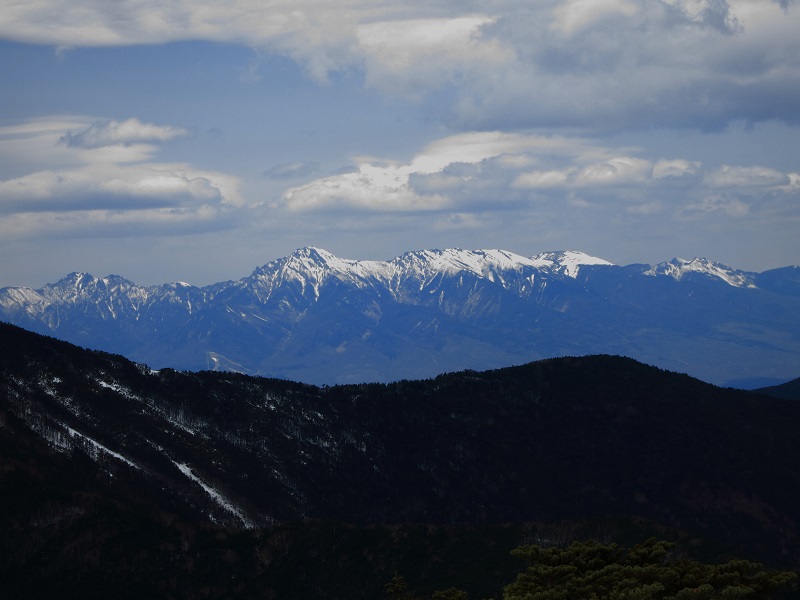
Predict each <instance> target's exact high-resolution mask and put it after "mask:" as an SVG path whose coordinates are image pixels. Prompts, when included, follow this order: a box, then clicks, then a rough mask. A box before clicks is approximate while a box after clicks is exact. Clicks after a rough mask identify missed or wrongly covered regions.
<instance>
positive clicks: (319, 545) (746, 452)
mask: <svg viewBox="0 0 800 600" xmlns="http://www.w3.org/2000/svg"><path fill="white" fill-rule="evenodd" d="M778 391H780V390H778ZM799 421H800V403H798V402H797V401H792V400H785V399H780V398H774V397H768V396H765V395H761V394H757V393H754V392H745V391H742V390H734V389H723V388H718V387H715V386H712V385H709V384H706V383H704V382H701V381H699V380H696V379H693V378H690V377H688V376H686V375H683V374H676V373H672V372H668V371H664V370H661V369H658V368H655V367H651V366H647V365H644V364H641V363H638V362H636V361H633V360H632V359H629V358H623V357H615V356H607V355H603V356H586V357H564V358H557V359H548V360H543V361H537V362H534V363H530V364H526V365H521V366H517V367H509V368H504V369H499V370H494V371H486V372H476V371H463V372H459V373H451V374H444V375H440V376H438V377H436V378H434V379H431V380H425V381H400V382H396V383H391V384H377V383H376V384H357V385H343V386H333V387H317V386H313V385H307V384H301V383H293V382H289V381H284V380H279V379H266V378H260V377H252V376H245V375H240V374H236V373H220V372H210V371H206V372H197V373H191V372H179V371H174V370H171V369H162V370H159V371H154V370H152V369H149V368H147V367H145V366H144V365H140V364H136V363H133V362H130V361H128V360H126V359H124V358H122V357H120V356H116V355H111V354H107V353H103V352H98V351H88V350H84V349H80V348H78V347H75V346H73V345H71V344H68V343H66V342H62V341H59V340H55V339H53V338H47V337H43V336H40V335H37V334H34V333H31V332H28V331H25V330H23V329H20V328H17V327H15V326H11V325H5V324H2V325H0V492H2V493H0V533H1V534H2V535H0V550H1V551H0V557H2V561H0V577H2V579H3V582H4V589H5V590H6V591H7V592H8V593H9V594H10V595H8V596H7V597H10V598H15V597H20V598H23V597H24V598H32V597H49V596H51V595H52V593H55V592H58V595H59V597H108V596H109V595H110V594H111V593H114V594H116V597H131V598H135V597H164V598H168V597H170V598H171V597H185V598H195V597H197V598H201V597H220V598H222V597H241V598H246V597H247V598H249V597H253V598H256V597H308V598H313V597H321V596H322V592H323V591H324V593H325V595H327V596H328V597H334V598H355V597H364V598H381V597H384V592H383V583H385V582H386V581H388V579H389V578H391V576H392V572H393V571H394V570H397V568H398V565H404V567H403V568H404V572H406V573H409V574H411V575H413V576H414V578H416V579H417V580H418V581H422V582H425V581H430V578H431V577H432V576H433V575H432V574H433V573H438V575H437V577H442V578H445V577H446V578H449V579H445V581H449V582H450V583H447V584H446V585H444V587H448V586H449V585H453V584H455V583H459V584H463V583H465V582H466V581H467V580H468V579H469V578H470V577H473V578H475V580H476V583H475V588H474V590H487V591H481V592H480V593H481V594H482V595H480V596H476V597H486V596H488V595H490V594H493V593H496V591H493V590H496V589H497V588H496V585H499V584H495V577H497V579H499V580H502V581H504V582H507V581H508V577H509V576H510V575H509V574H508V573H507V570H508V569H513V568H514V565H513V564H511V565H509V562H508V560H507V558H508V552H509V550H510V549H511V547H509V545H510V544H518V543H519V540H520V539H521V538H522V536H528V538H529V539H534V540H537V543H538V542H540V541H542V540H550V541H551V543H552V541H553V539H554V537H556V538H559V539H561V538H563V539H566V540H568V541H569V540H570V539H573V538H570V537H569V536H571V535H580V534H578V533H576V532H577V530H578V529H580V528H583V530H586V529H587V527H588V528H589V531H590V533H589V534H588V535H590V536H592V537H597V536H598V535H599V536H600V537H603V536H606V537H607V536H613V537H611V540H610V541H617V542H620V541H624V540H623V539H622V538H623V537H625V536H628V537H630V536H631V535H632V533H631V532H633V535H640V534H643V533H645V532H651V533H652V532H656V533H658V534H659V535H665V534H666V535H668V536H671V537H674V538H675V539H677V540H682V541H683V543H684V545H685V549H686V550H691V551H692V552H699V551H706V552H711V554H712V556H714V557H715V558H719V557H722V558H723V559H724V558H726V557H730V556H742V557H747V558H749V559H751V560H752V559H754V560H759V561H763V562H766V563H769V564H770V565H780V566H788V567H792V568H797V567H800V528H798V523H800V508H798V506H799V505H798V503H797V498H798V497H800V487H799V486H800V483H799V482H800V437H798V436H797V423H798V422H799ZM412 524H422V525H412ZM512 524H513V525H512ZM526 531H527V533H525V532H526ZM530 536H533V537H530ZM634 541H635V540H634ZM640 541H641V538H640ZM497 544H500V545H499V546H497ZM512 547H513V546H512ZM465 552H467V553H469V552H473V553H474V554H472V555H470V556H469V557H468V556H466V555H465V554H464V553H465ZM490 555H491V556H492V557H495V558H496V557H497V556H500V557H502V556H505V557H506V559H501V558H497V561H499V562H497V563H496V564H497V565H498V566H497V567H496V568H497V569H500V570H501V571H502V574H499V573H500V571H498V574H495V572H494V571H493V570H492V569H495V566H492V565H494V564H495V563H493V562H492V561H494V560H495V558H492V559H491V560H489V558H487V557H488V556H490ZM301 557H302V558H301ZM457 557H458V558H457ZM504 565H505V566H504ZM516 568H517V569H518V568H519V567H518V566H517V567H516ZM513 572H515V571H513V570H512V571H511V573H513ZM448 573H449V574H448ZM337 574H338V575H337ZM456 574H457V577H459V578H464V579H462V580H460V581H454V580H453V579H452V578H453V577H456ZM426 577H427V578H428V579H426ZM123 583H124V585H123ZM481 586H483V587H481ZM492 586H495V587H492ZM434 589H435V588H434ZM34 590H35V591H36V593H34ZM123 590H124V594H123V595H122V596H120V595H119V594H120V592H122V591H123ZM170 590H171V591H170ZM204 590H205V591H204ZM267 590H272V591H271V592H269V593H268V592H267ZM336 590H338V591H336ZM45 592H47V593H45ZM471 593H472V592H471ZM474 593H476V594H477V593H478V591H475V592H474ZM270 594H272V595H270Z"/></svg>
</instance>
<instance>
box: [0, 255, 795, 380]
mask: <svg viewBox="0 0 800 600" xmlns="http://www.w3.org/2000/svg"><path fill="white" fill-rule="evenodd" d="M0 319H2V320H4V321H7V322H9V323H13V324H16V325H19V326H21V327H24V328H26V329H29V330H31V331H35V332H38V333H42V334H46V335H51V336H55V337H57V338H60V339H63V340H67V341H70V342H72V343H75V344H78V345H81V346H85V347H89V348H94V349H100V350H104V351H108V352H112V353H116V354H121V355H124V356H126V357H129V358H131V359H132V360H135V361H137V362H139V363H142V364H147V365H150V366H151V367H154V368H162V367H172V368H176V369H188V370H199V369H210V370H226V371H234V372H240V373H246V374H254V375H263V376H269V377H281V378H287V379H292V380H299V381H304V382H307V383H314V384H336V383H356V382H365V381H376V382H387V381H395V380H401V379H419V378H426V377H433V376H436V375H437V374H440V373H443V372H448V371H456V370H462V369H481V370H482V369H488V368H497V367H502V366H508V365H513V364H521V363H524V362H528V361H531V360H537V359H541V358H549V357H557V356H566V355H589V354H598V353H605V354H618V355H624V356H629V357H632V358H635V359H637V360H640V361H643V362H646V363H648V364H653V365H657V366H659V367H662V368H666V369H670V370H674V371H680V372H685V373H688V374H690V375H692V376H695V377H698V378H700V379H702V380H704V381H707V382H711V383H715V384H724V385H732V386H736V387H757V386H758V385H769V384H771V383H780V382H782V381H785V380H787V379H789V378H792V377H796V376H797V371H798V367H799V366H800V267H797V266H790V267H784V268H779V269H773V270H769V271H765V272H763V273H753V272H747V271H742V270H738V269H734V268H731V267H728V266H726V265H722V264H720V263H716V262H713V261H710V260H706V259H700V258H695V259H693V260H683V259H673V260H671V261H669V262H664V263H661V264H658V265H654V266H652V265H643V264H633V265H627V266H617V265H612V264H611V263H609V262H608V261H605V260H603V259H600V258H595V257H592V256H588V255H586V254H584V253H581V252H573V251H568V252H548V253H543V254H540V255H537V256H534V257H530V258H527V257H523V256H520V255H516V254H514V253H511V252H507V251H502V250H476V251H470V250H459V249H449V250H425V251H417V252H408V253H405V254H403V255H402V256H399V257H397V258H395V259H393V260H390V261H357V260H348V259H342V258H338V257H336V256H334V255H333V254H331V253H329V252H326V251H325V250H322V249H318V248H313V247H308V248H303V249H300V250H297V251H296V252H294V253H292V254H291V255H289V256H287V257H285V258H282V259H279V260H275V261H272V262H269V263H267V264H265V265H263V266H261V267H259V268H257V269H255V271H253V273H252V274H251V275H250V276H248V277H244V278H242V279H240V280H237V281H227V282H221V283H217V284H213V285H210V286H206V287H195V286H192V285H189V284H186V283H169V284H164V285H156V286H138V285H136V284H134V283H132V282H131V281H128V280H127V279H124V278H123V277H119V276H115V275H109V276H107V277H102V278H98V277H94V276H92V275H89V274H86V273H72V274H71V275H68V276H66V277H65V278H63V279H61V280H60V281H58V282H57V283H53V284H48V285H45V286H44V287H42V288H41V289H38V290H33V289H30V288H19V287H8V288H3V289H2V290H0Z"/></svg>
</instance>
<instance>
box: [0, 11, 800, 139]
mask: <svg viewBox="0 0 800 600" xmlns="http://www.w3.org/2000/svg"><path fill="white" fill-rule="evenodd" d="M798 29H800V10H798V9H797V7H796V5H795V3H790V2H788V1H786V0H778V1H777V2H776V1H773V2H764V1H759V0H727V1H726V0H651V1H648V2H634V1H633V0H592V1H590V0H543V1H542V2H536V3H518V2H509V1H500V2H495V3H483V4H479V3H474V2H467V3H455V2H452V3H429V2H420V1H411V2H404V3H401V4H400V5H398V4H397V3H396V2H387V1H384V0H377V1H376V0H351V1H349V2H345V3H342V2H326V1H324V0H296V1H295V2H283V1H280V0H272V1H266V2H255V1H254V0H230V1H229V2H225V3H218V2H212V1H211V0H191V1H190V0H175V1H174V2H169V3H151V2H144V3H141V2H137V3H133V2H121V3H120V2H118V3H102V2H95V1H93V0H73V1H71V2H69V3H64V2H57V1H56V0H29V1H28V2H25V3H13V4H12V5H11V6H6V7H4V9H3V20H2V22H0V37H2V38H4V39H8V40H15V41H21V42H27V43H38V44H49V45H52V46H54V47H85V46H119V45H132V44H161V43H168V42H174V41H183V40H207V41H212V42H223V43H234V44H246V45H248V46H251V47H253V48H256V49H258V51H259V52H264V53H267V54H269V53H273V54H280V55H282V56H288V57H290V58H291V59H293V60H294V61H296V62H297V63H298V64H299V65H301V66H302V67H303V68H304V69H305V70H306V72H307V73H308V74H309V75H310V76H311V77H313V78H314V79H316V80H318V81H326V80H328V78H329V76H330V75H331V73H337V72H339V73H349V72H353V71H359V72H360V73H361V74H363V80H364V81H365V82H366V85H368V86H370V87H373V88H376V89H379V90H381V91H383V92H384V93H386V94H387V95H389V96H392V97H394V96H397V95H402V96H405V97H411V98H416V99H418V100H420V101H422V102H426V101H430V102H436V103H437V104H438V103H441V102H442V101H443V100H445V101H447V102H449V106H448V107H445V108H444V109H441V107H440V110H439V111H438V113H439V114H441V115H442V118H445V119H446V120H448V122H449V123H451V124H455V125H457V126H458V127H459V128H461V129H484V130H488V129H502V130H507V131H508V130H512V129H520V128H533V127H537V128H542V127H560V126H569V127H573V128H574V127H578V128H583V129H584V130H585V131H618V130H620V129H625V128H631V127H633V128H638V127H651V126H654V125H656V126H660V127H664V126H679V127H696V128H701V129H720V128H723V127H724V126H725V125H726V124H728V123H731V122H733V121H737V120H743V121H747V122H756V121H765V120H770V119H779V120H783V121H786V122H792V123H797V122H800V106H798V103H797V102H796V98H797V97H798V94H800V36H797V35H796V32H797V31H798ZM66 59H68V57H67V58H66ZM251 75H252V76H254V77H257V73H251ZM609 81H613V82H614V83H613V85H609ZM443 90H444V91H445V92H446V93H443ZM87 135H88V134H87Z"/></svg>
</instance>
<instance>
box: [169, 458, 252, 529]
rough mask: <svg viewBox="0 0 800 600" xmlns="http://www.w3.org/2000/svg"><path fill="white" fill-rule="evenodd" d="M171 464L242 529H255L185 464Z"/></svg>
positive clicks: (241, 513) (236, 509) (250, 522)
mask: <svg viewBox="0 0 800 600" xmlns="http://www.w3.org/2000/svg"><path fill="white" fill-rule="evenodd" d="M172 464H174V465H175V466H176V467H178V470H179V471H180V472H181V473H183V474H184V475H186V477H188V478H189V479H191V480H192V481H194V482H195V483H196V484H198V485H199V486H200V487H201V488H203V489H204V490H205V492H206V494H208V495H209V496H211V499H212V500H214V502H216V503H217V504H218V505H219V506H220V507H222V508H224V509H225V510H227V511H228V512H229V513H231V514H232V515H234V516H235V517H236V518H237V519H239V520H240V521H241V522H242V525H243V526H244V527H246V528H247V529H252V528H253V527H255V524H254V523H253V522H252V521H251V520H250V519H248V518H247V515H245V514H244V513H243V512H242V511H241V510H239V509H238V508H236V507H235V506H234V505H233V504H231V502H230V501H229V500H228V499H226V498H225V497H224V496H223V495H222V494H220V493H219V492H218V491H217V490H215V489H214V488H213V487H211V486H210V485H208V484H207V483H206V482H204V481H203V480H202V479H200V478H199V477H198V476H197V475H195V474H194V473H193V472H192V469H191V467H190V466H189V465H187V464H186V463H177V462H175V461H174V460H173V461H172Z"/></svg>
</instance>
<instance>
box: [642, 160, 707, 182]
mask: <svg viewBox="0 0 800 600" xmlns="http://www.w3.org/2000/svg"><path fill="white" fill-rule="evenodd" d="M701 166H702V165H701V163H700V162H699V161H689V160H685V159H682V158H676V159H671V160H666V159H662V160H659V161H658V162H656V164H655V165H653V179H665V178H667V177H671V178H679V177H685V176H689V175H696V174H697V172H698V171H699V170H700V167H701Z"/></svg>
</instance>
